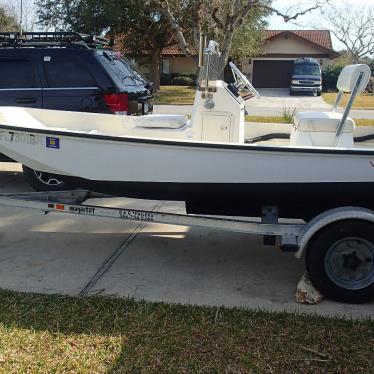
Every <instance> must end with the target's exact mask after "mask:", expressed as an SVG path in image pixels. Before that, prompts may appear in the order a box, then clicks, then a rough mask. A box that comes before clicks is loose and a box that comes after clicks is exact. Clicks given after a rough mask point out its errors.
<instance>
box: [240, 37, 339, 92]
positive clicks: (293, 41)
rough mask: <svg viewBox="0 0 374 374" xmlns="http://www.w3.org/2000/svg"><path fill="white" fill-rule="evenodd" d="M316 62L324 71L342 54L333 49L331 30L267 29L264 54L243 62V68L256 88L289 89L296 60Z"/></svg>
mask: <svg viewBox="0 0 374 374" xmlns="http://www.w3.org/2000/svg"><path fill="white" fill-rule="evenodd" d="M300 57H313V58H315V59H317V60H318V61H319V63H320V65H321V68H322V70H324V69H325V68H326V67H327V66H328V65H329V64H330V63H331V62H332V61H333V60H334V59H336V58H337V57H339V53H337V52H335V51H334V50H333V48H332V42H331V34H330V31H328V30H266V31H265V43H264V48H263V54H262V55H261V56H258V57H255V58H248V59H242V60H241V61H240V62H241V63H240V65H241V66H240V68H241V70H242V71H243V73H244V74H246V75H247V77H248V78H250V80H251V81H252V84H253V85H254V86H255V87H261V88H282V87H289V85H290V80H291V75H292V67H293V61H294V60H295V59H297V58H300Z"/></svg>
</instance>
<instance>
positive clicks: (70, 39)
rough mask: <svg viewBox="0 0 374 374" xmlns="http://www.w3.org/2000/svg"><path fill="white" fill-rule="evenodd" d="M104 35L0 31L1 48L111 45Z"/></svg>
mask: <svg viewBox="0 0 374 374" xmlns="http://www.w3.org/2000/svg"><path fill="white" fill-rule="evenodd" d="M110 46H111V43H110V42H109V41H108V40H107V39H105V38H103V37H102V36H96V35H89V34H81V33H78V32H73V31H69V32H65V31H63V32H62V31H61V32H60V31H56V32H23V33H22V34H21V33H19V32H0V48H22V47H34V48H38V47H39V48H81V49H91V48H94V49H97V48H105V47H110Z"/></svg>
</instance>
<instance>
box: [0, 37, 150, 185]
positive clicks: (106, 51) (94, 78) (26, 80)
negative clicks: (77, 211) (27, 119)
mask: <svg viewBox="0 0 374 374" xmlns="http://www.w3.org/2000/svg"><path fill="white" fill-rule="evenodd" d="M0 105H1V106H22V107H32V108H44V109H56V110H68V111H84V112H94V113H113V114H120V115H141V114H148V113H152V111H153V88H152V84H151V83H149V81H148V80H147V79H146V78H144V77H143V76H142V75H140V74H139V73H138V72H137V71H136V70H135V68H134V67H133V66H132V65H131V63H130V62H129V61H127V60H126V59H124V58H120V57H119V56H117V54H116V53H115V52H114V51H112V50H111V49H110V48H109V43H108V42H107V41H106V40H105V39H103V38H98V37H93V36H91V35H85V34H79V33H75V32H48V33H42V32H29V33H23V35H20V34H19V33H0ZM2 160H4V161H5V160H7V159H6V157H5V156H4V157H3V159H2ZM8 160H9V159H8ZM23 170H24V174H25V177H26V179H27V180H28V182H29V183H30V185H31V186H32V187H33V188H34V189H36V190H38V191H48V190H61V189H67V188H68V187H69V186H67V185H66V184H65V183H64V182H62V181H61V180H59V179H58V177H56V176H54V175H50V174H47V173H43V172H39V171H35V170H31V169H29V168H28V167H26V166H24V167H23Z"/></svg>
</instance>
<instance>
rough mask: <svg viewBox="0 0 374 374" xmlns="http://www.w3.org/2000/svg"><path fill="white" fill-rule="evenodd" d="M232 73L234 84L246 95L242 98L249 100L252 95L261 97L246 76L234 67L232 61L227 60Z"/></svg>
mask: <svg viewBox="0 0 374 374" xmlns="http://www.w3.org/2000/svg"><path fill="white" fill-rule="evenodd" d="M229 66H230V68H231V72H232V75H233V76H234V79H235V86H236V88H237V89H238V90H239V91H240V92H245V93H247V95H245V96H244V97H243V99H244V100H249V99H251V98H252V97H261V96H260V94H259V93H258V91H257V90H256V89H255V88H254V87H253V86H252V84H251V82H250V81H249V80H248V78H247V77H246V76H245V75H244V74H243V73H242V72H241V71H240V70H239V69H238V68H237V67H236V65H235V64H234V63H233V62H229Z"/></svg>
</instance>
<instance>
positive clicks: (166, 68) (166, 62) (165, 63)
mask: <svg viewBox="0 0 374 374" xmlns="http://www.w3.org/2000/svg"><path fill="white" fill-rule="evenodd" d="M162 72H163V74H170V59H168V58H163V59H162Z"/></svg>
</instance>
